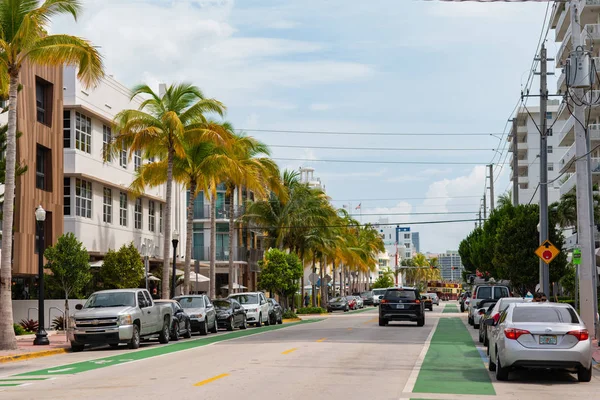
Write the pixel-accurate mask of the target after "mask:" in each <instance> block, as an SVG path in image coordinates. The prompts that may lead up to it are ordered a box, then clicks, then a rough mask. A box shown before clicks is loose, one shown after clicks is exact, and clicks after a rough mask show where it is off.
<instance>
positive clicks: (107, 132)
mask: <svg viewBox="0 0 600 400" xmlns="http://www.w3.org/2000/svg"><path fill="white" fill-rule="evenodd" d="M110 142H112V131H111V129H110V126H106V125H102V153H103V154H102V156H105V155H106V156H107V157H108V158H107V159H106V161H109V162H110V161H111V158H110V155H108V154H107V151H108V146H109V145H110Z"/></svg>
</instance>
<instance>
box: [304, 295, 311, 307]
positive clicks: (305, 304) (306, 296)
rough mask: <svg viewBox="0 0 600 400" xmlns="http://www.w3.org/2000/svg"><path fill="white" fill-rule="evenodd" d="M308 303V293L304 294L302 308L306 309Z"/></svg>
mask: <svg viewBox="0 0 600 400" xmlns="http://www.w3.org/2000/svg"><path fill="white" fill-rule="evenodd" d="M309 302H310V297H309V296H308V293H305V294H304V307H308V303H309Z"/></svg>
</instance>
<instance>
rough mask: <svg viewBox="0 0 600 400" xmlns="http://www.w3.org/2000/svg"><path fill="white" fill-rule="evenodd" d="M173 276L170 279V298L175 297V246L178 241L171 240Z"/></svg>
mask: <svg viewBox="0 0 600 400" xmlns="http://www.w3.org/2000/svg"><path fill="white" fill-rule="evenodd" d="M171 242H172V243H173V276H172V277H171V280H172V282H171V298H173V297H175V284H176V283H177V275H176V273H177V244H178V241H177V240H175V239H173V240H172V241H171Z"/></svg>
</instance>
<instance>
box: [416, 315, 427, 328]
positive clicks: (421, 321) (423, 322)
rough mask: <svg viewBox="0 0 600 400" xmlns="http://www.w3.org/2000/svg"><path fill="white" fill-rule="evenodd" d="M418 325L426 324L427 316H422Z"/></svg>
mask: <svg viewBox="0 0 600 400" xmlns="http://www.w3.org/2000/svg"><path fill="white" fill-rule="evenodd" d="M417 326H425V317H424V316H423V317H421V318H419V319H418V320H417Z"/></svg>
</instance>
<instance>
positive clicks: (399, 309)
mask: <svg viewBox="0 0 600 400" xmlns="http://www.w3.org/2000/svg"><path fill="white" fill-rule="evenodd" d="M423 304H424V303H423V301H422V300H421V295H420V294H419V290H418V289H415V288H409V287H401V288H391V289H388V290H386V291H385V294H384V295H383V298H382V299H381V305H380V306H379V326H386V325H387V324H388V323H389V322H391V321H413V322H416V323H417V326H423V325H425V308H424V306H423Z"/></svg>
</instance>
